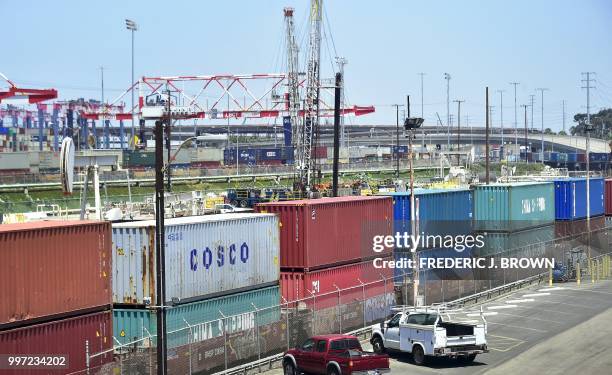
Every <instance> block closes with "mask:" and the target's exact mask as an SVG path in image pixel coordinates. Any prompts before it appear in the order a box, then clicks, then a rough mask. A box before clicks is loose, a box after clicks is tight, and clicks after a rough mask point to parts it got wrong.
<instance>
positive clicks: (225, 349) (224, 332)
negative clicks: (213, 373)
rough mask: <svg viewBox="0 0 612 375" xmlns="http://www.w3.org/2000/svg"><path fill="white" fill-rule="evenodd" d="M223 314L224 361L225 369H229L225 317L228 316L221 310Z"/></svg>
mask: <svg viewBox="0 0 612 375" xmlns="http://www.w3.org/2000/svg"><path fill="white" fill-rule="evenodd" d="M219 314H221V327H222V328H223V361H224V362H225V370H227V332H226V331H227V330H226V329H225V327H226V325H225V318H226V316H225V315H224V314H223V313H222V312H221V310H219Z"/></svg>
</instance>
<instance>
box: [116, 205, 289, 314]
mask: <svg viewBox="0 0 612 375" xmlns="http://www.w3.org/2000/svg"><path fill="white" fill-rule="evenodd" d="M165 234H166V236H165V237H166V249H165V259H166V300H167V301H166V302H170V301H174V302H177V301H178V302H188V301H190V300H198V299H202V298H204V297H213V296H220V295H224V294H229V293H235V292H238V291H244V290H250V289H255V288H260V287H262V286H265V285H273V284H275V283H278V280H279V274H280V269H279V267H280V266H279V254H280V242H279V224H278V218H277V217H276V216H275V215H272V214H253V213H246V214H225V215H206V216H193V217H184V218H174V219H166V227H165ZM155 263H156V262H155V221H153V220H147V221H140V222H126V223H116V224H113V302H114V303H125V304H149V303H155V292H156V286H155V285H156V283H155V278H156V268H155V267H156V265H155Z"/></svg>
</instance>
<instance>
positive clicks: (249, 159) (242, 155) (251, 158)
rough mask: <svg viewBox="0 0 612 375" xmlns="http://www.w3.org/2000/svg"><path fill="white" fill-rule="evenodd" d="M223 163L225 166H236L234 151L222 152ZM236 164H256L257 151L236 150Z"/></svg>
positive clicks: (248, 149)
mask: <svg viewBox="0 0 612 375" xmlns="http://www.w3.org/2000/svg"><path fill="white" fill-rule="evenodd" d="M223 161H224V164H225V165H230V166H231V165H232V164H236V149H235V148H233V149H232V148H229V149H227V148H226V149H225V150H223ZM238 163H239V164H250V165H255V164H257V149H252V148H246V147H245V148H244V149H241V148H238Z"/></svg>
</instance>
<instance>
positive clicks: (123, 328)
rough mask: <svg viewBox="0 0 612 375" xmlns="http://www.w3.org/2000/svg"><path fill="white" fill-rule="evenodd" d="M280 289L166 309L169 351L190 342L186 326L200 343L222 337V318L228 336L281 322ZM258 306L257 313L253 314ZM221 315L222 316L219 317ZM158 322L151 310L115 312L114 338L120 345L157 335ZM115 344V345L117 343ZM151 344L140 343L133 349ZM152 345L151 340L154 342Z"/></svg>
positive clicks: (120, 310) (241, 294) (267, 289)
mask: <svg viewBox="0 0 612 375" xmlns="http://www.w3.org/2000/svg"><path fill="white" fill-rule="evenodd" d="M279 304H280V288H279V287H278V286H273V287H269V288H262V289H257V290H253V291H249V292H243V293H237V294H232V295H229V296H224V297H218V298H211V299H206V300H203V301H198V302H193V303H188V304H184V305H177V306H173V307H171V308H169V309H168V310H166V325H167V327H168V330H167V331H168V332H169V333H168V348H175V347H177V346H181V345H186V344H188V343H189V333H190V330H189V328H188V327H189V326H191V334H192V335H193V340H192V341H202V340H205V339H210V338H213V337H218V336H221V335H222V334H223V323H222V322H221V321H219V320H218V319H221V318H223V316H225V317H227V318H226V319H225V326H226V330H225V331H226V332H227V333H233V332H238V331H243V330H247V329H251V328H254V327H257V326H261V325H265V324H270V323H273V322H276V321H278V320H279V319H280V307H279V306H278V305H279ZM254 306H256V307H257V309H258V312H257V313H255V308H254ZM222 314H223V315H222ZM156 327H157V319H156V314H155V312H154V311H151V310H147V309H114V310H113V336H114V337H115V339H116V340H117V341H118V342H120V343H122V344H127V343H132V342H134V341H136V340H139V339H141V338H144V337H148V336H149V333H150V334H151V335H155V334H156V333H157V328H156ZM117 341H115V343H116V342H117ZM142 345H144V346H146V345H150V343H148V342H146V340H145V341H140V342H139V343H138V344H136V345H135V346H142ZM153 345H154V341H153Z"/></svg>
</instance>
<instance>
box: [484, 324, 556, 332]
mask: <svg viewBox="0 0 612 375" xmlns="http://www.w3.org/2000/svg"><path fill="white" fill-rule="evenodd" d="M487 324H496V325H499V326H504V327H510V328H518V329H526V330H528V331H536V332H548V331H545V330H543V329H537V328H529V327H521V326H513V325H511V324H504V323H497V322H487Z"/></svg>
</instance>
